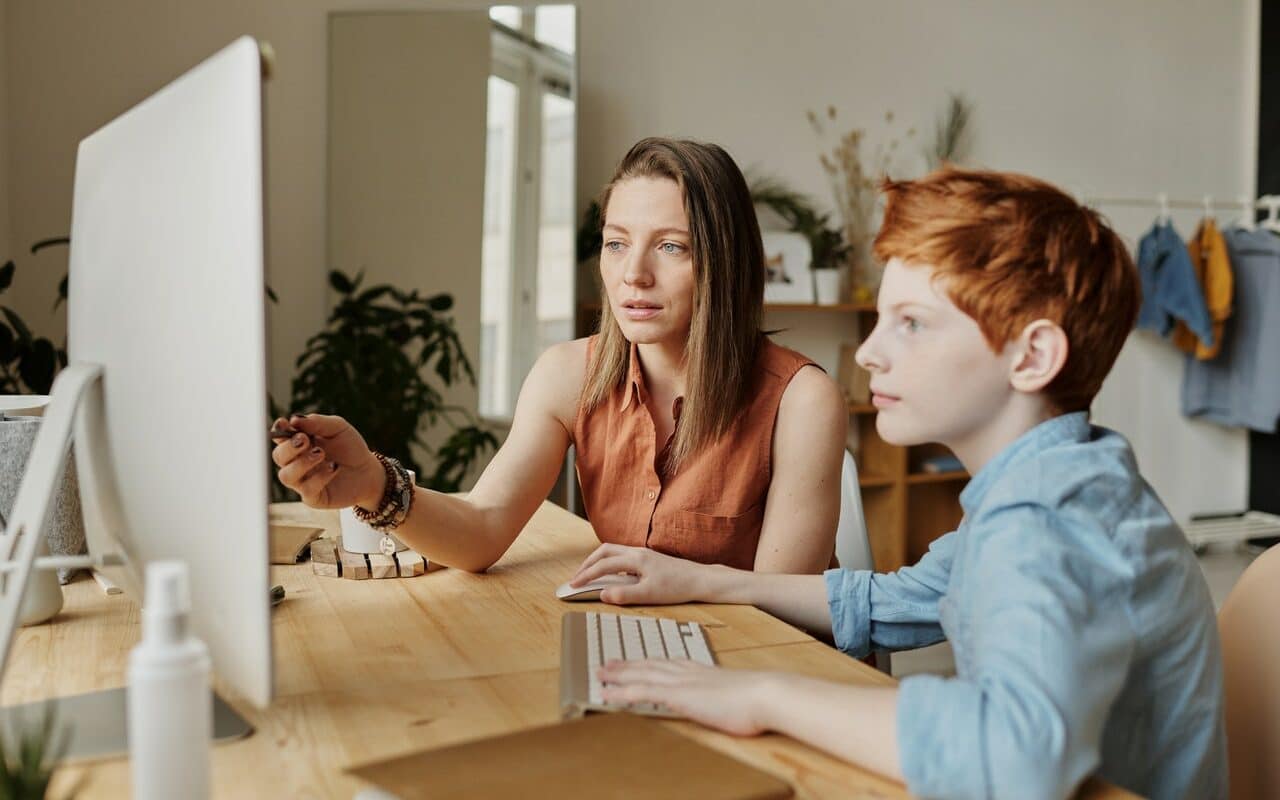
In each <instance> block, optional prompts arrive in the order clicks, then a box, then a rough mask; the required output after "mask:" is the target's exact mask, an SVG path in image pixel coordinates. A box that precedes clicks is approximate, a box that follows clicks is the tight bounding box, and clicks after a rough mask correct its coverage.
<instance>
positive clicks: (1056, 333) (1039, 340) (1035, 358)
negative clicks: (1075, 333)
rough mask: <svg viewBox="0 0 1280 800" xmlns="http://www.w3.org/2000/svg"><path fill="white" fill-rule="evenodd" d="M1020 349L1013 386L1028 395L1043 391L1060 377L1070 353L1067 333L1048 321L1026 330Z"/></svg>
mask: <svg viewBox="0 0 1280 800" xmlns="http://www.w3.org/2000/svg"><path fill="white" fill-rule="evenodd" d="M1017 346H1018V357H1017V358H1016V359H1014V362H1013V367H1012V372H1011V374H1010V375H1009V384H1010V385H1011V386H1013V388H1014V389H1015V390H1016V391H1019V392H1026V393H1027V394H1032V393H1034V392H1039V391H1043V390H1044V389H1045V387H1047V386H1048V385H1049V384H1050V383H1052V382H1053V379H1054V378H1056V377H1058V373H1059V372H1062V367H1063V366H1064V365H1065V364H1066V363H1067V353H1068V352H1069V350H1070V343H1069V342H1068V341H1067V332H1066V331H1064V330H1063V329H1062V326H1060V325H1058V324H1057V323H1056V322H1050V321H1049V320H1047V319H1038V320H1036V321H1035V322H1032V323H1030V324H1029V325H1027V327H1025V328H1023V329H1022V334H1021V335H1020V336H1019V337H1018V345H1017Z"/></svg>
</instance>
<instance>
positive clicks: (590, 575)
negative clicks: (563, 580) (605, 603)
mask: <svg viewBox="0 0 1280 800" xmlns="http://www.w3.org/2000/svg"><path fill="white" fill-rule="evenodd" d="M635 561H636V559H635V557H634V556H632V555H631V554H630V553H621V554H619V555H616V556H608V557H607V558H602V559H600V560H599V561H597V562H596V563H594V564H592V565H591V566H590V567H587V568H586V569H584V570H582V571H580V572H579V573H578V574H577V575H575V576H574V577H573V580H571V581H569V585H570V586H573V587H575V588H576V587H578V586H582V585H583V584H586V583H590V582H591V581H594V580H595V579H596V578H600V577H603V576H605V575H617V574H618V573H619V572H634V571H635V568H636V566H635Z"/></svg>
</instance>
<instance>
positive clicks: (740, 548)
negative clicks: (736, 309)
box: [574, 336, 814, 570]
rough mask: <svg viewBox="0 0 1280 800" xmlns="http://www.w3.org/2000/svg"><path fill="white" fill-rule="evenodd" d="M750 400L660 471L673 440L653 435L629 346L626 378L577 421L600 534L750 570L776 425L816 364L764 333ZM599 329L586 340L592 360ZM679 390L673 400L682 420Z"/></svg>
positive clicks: (579, 456) (581, 461)
mask: <svg viewBox="0 0 1280 800" xmlns="http://www.w3.org/2000/svg"><path fill="white" fill-rule="evenodd" d="M761 338H762V341H761V346H760V348H759V351H758V353H757V355H756V362H755V367H754V377H753V380H752V385H751V388H750V390H749V391H748V397H749V398H750V400H748V402H747V406H746V408H745V409H744V410H743V411H742V412H741V413H740V414H739V416H738V418H737V420H735V421H734V423H733V424H732V425H731V426H730V428H729V430H727V431H726V432H725V434H724V435H723V436H721V437H720V438H719V439H717V440H716V441H714V442H712V443H711V444H709V445H707V446H706V447H704V448H703V449H702V450H701V451H700V452H698V453H696V454H694V455H693V456H692V457H690V458H688V459H686V460H685V462H684V463H683V464H682V465H681V466H680V469H679V471H678V472H677V473H676V474H675V475H663V474H661V472H660V471H659V470H658V468H657V465H658V464H659V459H660V458H662V457H663V455H664V451H665V450H666V448H667V447H668V446H670V444H671V440H670V439H669V440H668V441H667V442H664V443H661V444H660V443H659V442H657V441H656V439H657V433H656V429H655V427H654V423H653V418H652V416H651V415H650V414H649V408H648V406H647V405H646V401H647V399H648V395H647V393H646V390H645V385H644V376H643V373H642V372H641V370H640V360H639V358H637V348H636V346H635V345H634V344H632V345H631V357H630V366H629V368H628V376H627V383H626V385H625V386H623V387H620V388H619V389H618V390H617V391H615V392H614V393H613V394H612V395H611V396H610V397H609V399H608V400H607V401H605V402H604V403H601V404H600V405H599V406H597V407H596V408H595V409H593V410H592V411H591V412H590V413H587V412H586V411H585V410H584V408H583V407H582V406H579V408H578V416H577V419H576V421H575V423H574V447H575V451H576V465H577V472H578V482H579V483H580V484H581V486H582V498H583V502H584V504H585V506H586V510H587V518H588V519H589V520H590V521H591V525H592V527H594V528H595V531H596V536H597V537H599V539H600V541H602V542H612V543H616V544H624V545H635V546H645V547H649V548H651V549H653V550H656V551H658V552H661V553H666V554H668V555H673V556H679V557H680V558H687V559H690V560H693V561H699V562H702V563H704V564H711V563H716V564H727V565H729V566H731V567H737V568H739V569H748V570H749V569H752V567H753V566H754V565H755V558H756V547H757V545H758V544H759V541H760V525H761V523H762V521H763V519H764V505H765V498H766V496H767V494H768V491H769V483H770V481H771V480H772V477H773V470H772V460H773V426H774V420H775V419H776V418H777V415H778V405H779V403H780V402H781V400H782V393H783V391H785V390H786V388H787V384H788V383H790V382H791V379H792V377H794V376H795V374H796V373H797V372H798V371H799V370H800V368H801V367H804V366H807V365H809V364H813V363H814V362H813V361H811V360H809V359H808V358H805V357H804V356H802V355H800V354H799V353H796V352H794V351H792V350H788V349H786V348H785V347H781V346H779V345H776V344H774V343H773V342H771V341H770V340H769V338H768V337H767V336H762V337H761ZM596 341H597V337H594V336H593V337H591V339H590V340H589V341H588V343H587V361H588V363H590V359H591V353H592V351H593V350H594V348H595V345H596ZM682 401H683V398H677V399H676V402H675V408H674V409H673V410H674V412H675V418H676V420H677V425H678V424H679V418H680V407H681V404H682Z"/></svg>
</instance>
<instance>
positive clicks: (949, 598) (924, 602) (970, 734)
mask: <svg viewBox="0 0 1280 800" xmlns="http://www.w3.org/2000/svg"><path fill="white" fill-rule="evenodd" d="M960 503H961V505H962V506H963V507H964V512H965V517H964V520H963V522H961V524H960V527H959V529H958V530H955V531H953V532H951V533H948V534H947V535H945V536H943V537H942V538H940V539H938V540H937V541H935V542H934V543H933V545H932V546H931V547H930V548H929V552H928V553H927V554H926V555H925V557H924V558H923V559H921V561H920V562H919V563H918V564H916V565H915V566H911V567H905V568H903V569H900V570H898V571H897V572H894V573H890V574H875V573H872V572H870V571H867V570H856V571H855V570H839V569H836V570H829V571H827V573H826V585H827V601H828V604H829V606H830V609H831V620H832V627H833V632H834V634H835V641H836V646H838V647H839V648H840V649H841V650H844V651H845V652H848V653H850V654H852V655H855V656H862V655H864V654H866V653H868V652H870V651H871V650H872V649H874V648H887V649H905V648H912V647H920V646H923V645H927V644H932V643H934V642H937V641H940V640H942V639H943V638H946V639H947V640H948V641H950V642H951V645H952V649H953V650H954V652H955V659H956V673H957V675H956V677H954V678H942V677H939V676H934V675H914V676H911V677H908V678H905V679H903V681H902V683H901V685H900V687H899V690H898V692H899V693H898V709H897V723H898V748H899V754H900V759H901V764H902V771H903V775H904V776H905V777H906V780H907V788H908V789H910V790H911V791H912V792H913V793H914V794H918V795H921V796H924V797H957V798H989V797H1000V798H1003V797H1008V798H1018V799H1019V800H1035V798H1061V797H1067V796H1068V795H1070V794H1071V793H1072V792H1073V791H1074V790H1075V789H1076V787H1078V786H1079V784H1080V783H1081V782H1082V781H1083V780H1084V779H1085V778H1086V777H1088V776H1090V775H1093V774H1097V775H1099V776H1101V777H1102V778H1105V779H1106V780H1109V781H1111V782H1113V783H1115V784H1118V785H1120V786H1123V787H1125V788H1127V789H1129V790H1132V791H1135V792H1138V793H1140V794H1142V795H1143V796H1145V797H1151V798H1195V800H1214V798H1225V797H1226V793H1227V753H1226V736H1225V733H1224V728H1223V717H1222V713H1223V711H1222V663H1221V653H1220V650H1219V645H1218V631H1217V624H1216V620H1215V617H1214V611H1213V604H1212V601H1211V600H1210V596H1209V590H1208V587H1207V586H1206V585H1205V581H1204V577H1203V575H1202V574H1201V572H1200V567H1199V565H1198V564H1197V563H1196V559H1195V556H1194V555H1193V554H1192V552H1191V548H1190V547H1189V546H1188V545H1187V541H1186V538H1185V537H1184V536H1183V534H1182V532H1181V531H1180V530H1179V528H1178V526H1177V524H1175V523H1174V521H1173V519H1172V518H1171V517H1170V516H1169V513H1168V511H1166V510H1165V508H1164V506H1163V505H1162V504H1161V503H1160V500H1159V499H1158V498H1157V497H1156V495H1155V492H1153V491H1152V489H1151V487H1150V486H1149V485H1148V484H1147V483H1146V481H1144V480H1143V479H1142V476H1141V475H1140V474H1139V473H1138V467H1137V464H1136V462H1135V461H1134V457H1133V451H1132V450H1131V449H1130V447H1129V443H1128V442H1127V441H1126V440H1125V439H1124V437H1123V436H1121V435H1119V434H1117V433H1115V432H1113V431H1109V430H1106V429H1105V428H1100V427H1095V426H1091V425H1090V424H1089V421H1088V417H1087V414H1086V413H1085V412H1078V413H1074V414H1066V415H1063V416H1060V417H1056V418H1054V419H1051V420H1049V421H1047V422H1044V423H1042V424H1041V425H1038V426H1037V427H1035V428H1034V429H1032V430H1030V431H1028V432H1027V433H1026V434H1024V435H1023V436H1022V437H1020V438H1019V439H1018V440H1017V441H1015V442H1014V443H1013V444H1011V445H1009V446H1008V447H1007V448H1005V449H1004V450H1003V451H1002V452H1001V453H1000V454H999V455H998V456H997V457H996V458H994V459H992V461H991V462H990V463H989V464H987V465H986V466H985V467H984V468H983V469H982V470H980V471H979V473H978V474H977V475H976V476H974V478H973V480H972V481H970V483H969V485H968V486H967V487H965V489H964V491H963V492H962V493H961V495H960Z"/></svg>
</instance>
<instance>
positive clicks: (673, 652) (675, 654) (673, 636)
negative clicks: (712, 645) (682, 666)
mask: <svg viewBox="0 0 1280 800" xmlns="http://www.w3.org/2000/svg"><path fill="white" fill-rule="evenodd" d="M658 625H659V626H660V627H661V628H662V642H663V644H665V645H666V646H667V658H670V659H677V658H688V657H689V653H688V652H687V651H686V650H685V648H684V637H683V636H681V635H680V626H679V625H677V624H676V621H675V620H674V619H666V618H663V619H660V620H658Z"/></svg>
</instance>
